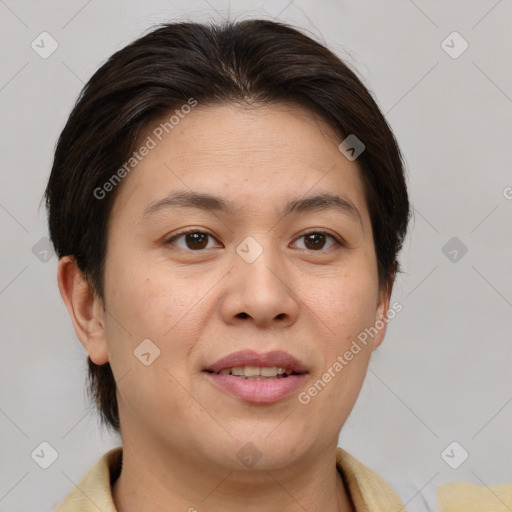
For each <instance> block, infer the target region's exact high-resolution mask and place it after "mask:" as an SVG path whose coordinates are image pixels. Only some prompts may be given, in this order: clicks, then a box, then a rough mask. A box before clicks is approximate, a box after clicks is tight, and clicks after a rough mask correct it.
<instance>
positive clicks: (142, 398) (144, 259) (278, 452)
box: [58, 105, 390, 512]
mask: <svg viewBox="0 0 512 512" xmlns="http://www.w3.org/2000/svg"><path fill="white" fill-rule="evenodd" d="M156 124H158V123H156ZM148 133H150V132H148ZM146 135H147V134H146ZM339 142H340V139H339V138H338V137H337V136H336V135H335V134H334V133H333V132H332V130H331V129H330V127H329V126H328V125H327V124H326V123H324V122H323V121H322V120H321V119H320V118H319V117H317V116H316V115H314V114H312V113H311V112H307V111H305V110H303V109H300V108H299V107H297V108H292V107H290V106H284V105H282V106H277V105H272V106H268V105H263V106H260V107H259V108H257V109H247V108H246V109H241V108H239V107H236V106H234V105H222V106H202V105H198V106H197V107H196V108H195V109H193V110H192V112H191V113H190V114H188V115H187V116H185V118H184V119H182V120H181V121H180V122H179V124H178V125H176V126H175V128H174V129H173V130H172V131H171V132H170V133H169V134H168V135H167V136H166V138H164V139H163V140H162V142H160V143H159V144H158V145H157V147H156V148H154V149H152V150H151V151H150V153H149V154H148V155H147V156H146V157H145V158H144V159H143V160H142V161H141V162H140V163H139V164H138V166H137V167H136V169H134V170H133V171H132V172H131V174H129V175H128V176H127V177H125V178H124V180H123V182H122V183H121V185H119V186H120V187H121V188H120V190H118V193H119V195H118V196H117V198H116V201H115V203H114V207H113V210H112V214H111V217H110V219H109V225H108V249H107V255H106V267H105V302H104V303H102V301H101V300H99V299H98V298H97V297H95V295H94V294H93V293H92V292H91V290H90V289H89V288H88V287H87V285H86V282H85V280H84V279H83V276H82V275H81V273H80V272H79V270H78V269H77V267H76V264H75V262H74V260H73V258H72V257H64V258H62V259H61V261H60V262H59V268H58V282H59V289H60V291H61V294H62V297H63V299H64V302H65V303H66V306H67V308H68V311H69V313H70V316H71V319H72V321H73V325H74V328H75V331H76V333H77V336H78V338H79V339H80V341H81V343H82V344H83V346H84V347H85V349H86V350H87V353H88V354H89V356H90V357H91V359H92V360H93V361H94V362H95V363H96V364H100V365H101V364H104V363H106V362H110V364H111V366H112V370H113V373H114V376H115V378H116V381H117V397H118V403H119V413H120V419H121V429H122V444H123V449H124V452H123V453H124V460H123V470H122V473H121V476H120V478H119V479H118V481H117V482H116V483H115V485H114V486H113V496H114V500H115V504H116V507H117V510H119V511H120V512H135V511H140V510H152V511H155V512H159V511H164V510H189V509H191V508H195V509H197V510H198V511H199V512H201V511H203V510H208V511H214V512H216V511H219V512H220V511H226V510H228V511H234V510H245V511H261V510H266V511H270V512H272V511H276V512H278V511H279V512H283V511H284V512H291V511H293V512H295V511H303V510H309V511H314V510H323V511H326V512H334V511H351V510H353V506H352V504H351V502H350V499H349V497H348V495H347V492H346V489H345V487H344V485H343V480H342V479H341V477H340V475H339V473H338V472H337V471H336V468H335V449H336V446H337V443H338V436H339V432H340V430H341V428H342V426H343V424H344V423H345V421H346V419H347V417H348V415H349V414H350V412H351V410H352V408H353V406H354V404H355V401H356V399H357V396H358V394H359V392H360V389H361V386H362V383H363V380H364V377H365V374H366V371H367V368H368V363H369V359H370V356H371V353H372V351H373V350H374V349H375V348H377V347H378V346H379V345H380V343H381V342H382V340H383V338H384V335H385V327H384V328H383V329H382V330H380V331H379V333H378V334H377V335H376V336H375V337H374V338H373V339H369V342H368V345H367V346H366V347H363V349H362V350H361V352H359V353H358V354H357V355H356V356H354V358H353V359H352V360H351V361H350V363H349V364H347V365H346V366H345V367H344V368H343V371H341V372H339V373H337V374H336V376H335V377H334V378H332V380H331V381H330V382H329V383H328V384H327V385H326V386H325V388H324V389H323V390H322V391H321V392H319V393H318V395H317V396H315V397H314V398H312V399H311V401H310V402H309V403H308V404H306V405H304V404H302V403H300V402H299V400H298V397H297V393H295V394H294V395H292V396H290V397H288V398H285V399H283V400H281V401H279V402H277V403H273V404H254V403H248V402H245V401H243V400H241V399H239V398H236V397H234V396H232V395H230V394H228V393H227V392H225V391H223V390H220V389H219V388H218V387H216V386H214V385H212V384H211V382H210V381H209V379H207V378H206V376H205V374H204V373H203V372H202V370H203V369H204V368H205V366H207V365H208V364H211V363H213V362H214V361H216V360H218V359H219V358H221V357H223V356H225V355H227V354H230V353H231V352H234V351H237V350H242V349H246V348H251V349H254V350H255V351H257V352H259V353H262V352H266V351H269V350H274V349H281V350H284V351H287V352H289V353H291V354H292V355H294V356H295V357H297V358H298V359H300V360H301V361H304V362H306V363H307V365H308V370H309V374H308V376H307V379H306V382H305V383H304V386H303V387H302V388H301V389H300V390H299V391H305V390H307V389H308V388H309V387H310V386H311V385H312V384H313V383H314V382H315V381H317V380H318V379H319V378H321V376H322V374H323V373H324V372H325V371H326V370H327V369H328V368H329V367H332V365H333V363H334V362H335V361H336V359H337V357H338V356H339V355H342V354H343V353H344V352H345V351H346V350H348V349H349V347H350V345H351V343H352V341H353V340H354V339H356V337H357V335H358V334H359V333H360V332H362V331H363V330H364V329H365V328H368V327H371V326H373V325H374V324H375V322H376V321H377V320H379V319H381V318H385V317H386V312H387V310H388V307H389V292H390V290H389V289H384V288H382V287H379V282H378V275H377V262H376V255H375V247H374V244H373V238H372V227H371V222H370V218H369V213H368V207H367V204H366V201H365V196H364V188H363V181H362V178H361V174H360V169H359V167H358V165H357V161H355V162H350V161H349V160H348V159H346V158H345V157H344V155H343V154H342V153H341V152H340V151H339V150H338V144H339ZM176 190H184V191H196V192H208V193H211V194H215V195H218V196H221V197H223V198H224V199H226V200H231V201H233V202H235V204H236V208H237V209H236V210H235V212H234V213H233V214H229V213H228V212H222V211H203V210H200V209H197V208H190V207H188V208H184V207H179V208H174V209H163V210H160V211H159V212H157V213H154V214H153V215H150V216H148V217H145V218H144V217H143V212H144V210H145V208H146V207H147V206H148V205H149V204H151V203H152V202H154V201H156V200H159V199H161V198H163V197H165V196H166V195H167V194H169V193H170V192H173V191H176ZM322 192H326V193H335V194H338V195H339V196H342V197H344V198H345V199H347V200H349V201H350V202H351V203H352V204H353V205H354V206H355V207H356V208H357V210H358V212H359V215H360V219H358V218H357V217H356V216H351V215H348V214H347V213H344V212H340V211H339V210H336V209H326V210H319V211H306V212H302V213H293V214H290V215H289V216H286V217H282V216H281V215H280V214H279V211H280V210H281V208H283V207H284V205H285V204H286V203H287V202H288V201H289V200H290V199H292V198H302V197H304V196H309V195H313V194H317V193H322ZM184 228H196V229H197V231H200V232H205V233H208V234H210V235H211V237H207V238H206V241H204V243H202V244H201V243H198V242H197V241H195V242H194V240H192V241H190V239H188V241H187V237H185V236H181V237H180V238H176V239H174V240H173V241H172V242H169V238H171V237H173V236H174V235H175V234H177V233H178V232H179V231H180V230H183V229H184ZM319 231H327V232H328V234H329V235H332V236H333V237H335V238H330V237H329V236H327V237H326V238H325V240H324V241H323V245H322V243H321V244H320V248H315V247H318V246H315V247H312V244H311V243H309V244H308V241H307V239H306V238H304V236H303V235H304V233H305V232H308V233H310V232H313V233H318V232H319ZM248 236H251V237H253V238H254V239H255V240H256V241H257V242H258V243H259V244H260V246H261V247H262V248H263V253H262V254H261V255H260V256H259V257H258V258H257V259H256V260H255V261H254V262H252V263H247V262H246V261H244V259H242V258H241V257H240V256H239V255H238V254H237V252H236V248H237V246H238V245H239V244H240V243H241V242H242V241H243V240H244V239H245V238H246V237H248ZM336 238H338V239H339V240H340V241H343V245H338V244H337V243H336ZM197 247H200V249H197ZM240 313H245V315H240ZM147 338H149V339H150V340H152V342H153V343H154V344H155V345H156V346H157V347H158V348H159V349H160V356H159V357H158V358H157V359H155V360H154V362H153V363H152V364H151V365H149V366H145V365H143V364H141V362H140V360H139V359H137V358H136V357H135V356H134V350H135V349H136V347H137V346H138V345H139V344H140V343H141V341H142V340H144V339H147ZM248 442H250V443H253V445H255V446H256V447H257V450H258V451H259V453H261V459H260V460H259V461H258V462H257V463H256V464H255V465H254V466H253V467H251V468H248V467H245V466H244V465H243V464H242V463H241V461H240V460H239V459H238V457H237V453H238V451H239V450H240V449H241V448H242V447H243V446H244V445H245V444H246V443H248Z"/></svg>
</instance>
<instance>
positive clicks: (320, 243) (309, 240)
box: [297, 231, 343, 251]
mask: <svg viewBox="0 0 512 512" xmlns="http://www.w3.org/2000/svg"><path fill="white" fill-rule="evenodd" d="M327 238H330V239H331V240H333V241H334V243H335V244H336V245H343V244H342V243H341V242H340V241H339V240H338V239H337V238H336V237H335V236H334V235H331V234H330V233H328V232H327V231H310V232H308V233H304V234H303V235H301V236H300V237H299V238H298V239H297V240H304V245H305V248H306V249H311V250H313V251H320V250H321V249H323V248H324V247H325V244H326V240H327ZM328 248H329V247H328Z"/></svg>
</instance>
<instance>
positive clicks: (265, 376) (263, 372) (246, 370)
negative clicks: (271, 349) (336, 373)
mask: <svg viewBox="0 0 512 512" xmlns="http://www.w3.org/2000/svg"><path fill="white" fill-rule="evenodd" d="M205 371H206V372H207V373H214V374H215V375H233V376H234V377H239V378H241V379H244V380H272V379H286V378H287V377H289V376H290V375H301V374H302V373H303V372H296V371H294V370H292V369H290V368H281V367H280V366H279V367H278V366H261V367H260V366H245V367H243V366H237V367H233V368H224V369H222V370H221V371H220V372H213V371H211V370H205Z"/></svg>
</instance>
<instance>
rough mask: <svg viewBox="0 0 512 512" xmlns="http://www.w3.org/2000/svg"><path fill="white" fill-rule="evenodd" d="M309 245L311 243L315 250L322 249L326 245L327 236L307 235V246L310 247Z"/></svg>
mask: <svg viewBox="0 0 512 512" xmlns="http://www.w3.org/2000/svg"><path fill="white" fill-rule="evenodd" d="M319 239H320V240H319ZM308 243H311V247H312V248H313V249H318V248H320V249H321V248H322V247H323V245H324V243H325V235H324V234H323V233H311V234H309V235H306V246H308Z"/></svg>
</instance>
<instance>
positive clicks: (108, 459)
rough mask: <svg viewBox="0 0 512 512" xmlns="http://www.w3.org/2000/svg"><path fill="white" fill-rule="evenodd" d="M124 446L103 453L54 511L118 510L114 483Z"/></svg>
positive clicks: (108, 511) (110, 511)
mask: <svg viewBox="0 0 512 512" xmlns="http://www.w3.org/2000/svg"><path fill="white" fill-rule="evenodd" d="M122 455H123V448H122V447H121V446H118V447H116V448H113V449H112V450H110V451H108V452H107V453H105V454H103V455H102V456H101V457H100V459H99V460H98V461H97V462H96V463H95V464H94V466H93V467H92V468H91V469H90V470H89V471H88V472H87V474H86V475H85V476H84V477H83V478H82V480H81V481H80V483H79V484H78V485H76V486H75V488H74V489H73V490H72V491H71V492H70V493H69V494H68V495H67V496H66V498H65V499H64V501H62V502H61V503H60V504H59V505H58V506H57V508H56V509H55V510H54V512H97V511H98V509H99V510H101V511H102V512H116V509H115V507H114V501H113V498H112V487H111V486H112V483H113V482H114V481H115V480H116V479H117V477H118V476H119V473H120V471H121V465H122Z"/></svg>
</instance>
